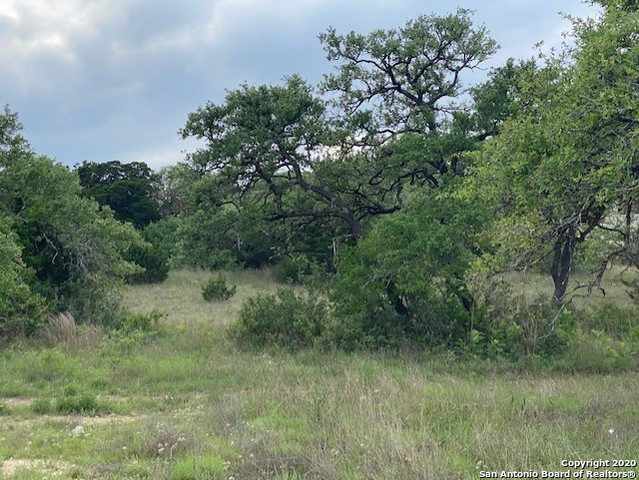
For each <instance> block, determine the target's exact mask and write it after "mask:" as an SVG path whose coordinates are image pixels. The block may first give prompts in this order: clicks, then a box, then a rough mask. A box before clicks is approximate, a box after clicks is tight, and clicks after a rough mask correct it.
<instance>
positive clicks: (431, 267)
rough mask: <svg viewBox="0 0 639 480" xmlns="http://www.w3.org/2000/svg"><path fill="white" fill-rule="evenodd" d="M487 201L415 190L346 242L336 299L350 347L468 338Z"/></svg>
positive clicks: (438, 343) (342, 338)
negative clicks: (470, 279)
mask: <svg viewBox="0 0 639 480" xmlns="http://www.w3.org/2000/svg"><path fill="white" fill-rule="evenodd" d="M482 218H483V213H482V211H481V209H480V206H478V205H473V204H470V203H469V202H466V201H462V200H459V199H456V198H453V197H450V196H447V195H445V194H444V193H441V194H438V193H428V194H423V195H421V196H418V197H414V198H413V199H412V202H411V203H409V204H408V205H407V206H406V208H404V209H403V210H402V211H400V212H398V213H396V214H394V215H392V216H388V217H384V218H381V219H379V220H377V221H376V222H375V223H374V224H373V226H372V229H371V231H370V232H369V233H368V234H367V236H366V237H365V238H364V239H362V240H360V241H359V243H358V244H357V245H356V246H354V247H350V248H344V249H342V252H341V255H340V259H339V263H338V274H337V277H336V279H335V282H334V284H333V288H332V292H331V300H332V301H333V303H334V305H335V312H336V315H337V317H338V318H339V319H340V323H336V324H334V328H333V330H332V332H331V336H332V338H333V341H334V342H335V343H337V344H338V345H340V346H341V347H343V348H347V349H353V348H380V347H381V348H397V347H400V346H402V344H404V343H411V344H418V345H421V346H422V347H428V348H433V347H434V348H440V347H444V348H447V347H451V346H454V345H455V344H456V343H457V342H459V341H460V340H461V339H464V338H466V336H467V334H468V326H469V324H470V318H471V312H472V309H473V301H472V297H471V296H470V294H469V292H468V290H467V287H466V273H467V271H468V269H469V267H470V263H471V262H472V261H473V260H474V259H475V255H476V251H477V245H476V238H475V234H474V233H473V232H474V231H477V230H478V225H480V224H481V223H482Z"/></svg>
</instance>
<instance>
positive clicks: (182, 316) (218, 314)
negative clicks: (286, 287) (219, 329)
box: [124, 269, 277, 326]
mask: <svg viewBox="0 0 639 480" xmlns="http://www.w3.org/2000/svg"><path fill="white" fill-rule="evenodd" d="M211 275H213V274H212V273H211V272H209V271H206V270H174V271H171V272H170V274H169V277H168V279H167V280H166V281H164V282H162V283H159V284H151V285H139V286H136V287H135V288H132V289H130V290H129V291H128V292H127V293H126V295H125V299H124V302H125V305H126V306H128V307H130V308H133V309H135V310H137V311H143V312H150V311H151V310H154V309H155V310H159V311H161V312H164V313H166V314H168V318H169V321H170V323H172V324H175V325H180V324H181V325H189V326H190V325H199V324H202V323H204V324H206V325H209V326H214V325H215V326H226V325H228V324H229V323H230V322H232V321H233V320H234V319H235V318H236V316H237V312H238V311H239V309H240V306H241V305H242V303H243V302H244V300H246V298H248V297H250V296H252V295H255V294H257V293H259V292H264V291H274V290H276V289H277V285H276V284H275V283H274V282H273V280H272V275H271V273H270V271H269V270H267V269H265V270H259V271H244V270H238V271H229V272H226V279H227V283H228V284H229V285H237V292H236V294H235V295H234V296H233V297H231V298H230V299H229V300H225V301H221V302H206V301H205V300H204V299H203V298H202V285H204V284H205V283H206V281H207V280H208V279H209V278H210V277H211Z"/></svg>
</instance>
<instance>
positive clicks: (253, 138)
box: [182, 76, 363, 237]
mask: <svg viewBox="0 0 639 480" xmlns="http://www.w3.org/2000/svg"><path fill="white" fill-rule="evenodd" d="M182 135H183V137H185V138H186V137H189V136H194V137H196V138H199V139H204V140H206V141H207V146H206V148H204V149H200V150H198V151H197V152H195V153H194V154H192V155H190V161H191V164H192V165H193V166H194V168H195V169H200V170H201V171H202V172H204V173H208V174H210V175H211V176H212V178H213V179H214V181H215V184H216V192H217V194H218V195H220V200H221V202H222V203H224V202H230V201H232V199H233V198H236V199H237V198H240V197H246V196H251V197H252V198H253V200H254V201H255V202H260V203H262V204H263V205H264V207H265V213H266V215H267V216H268V217H269V218H270V219H272V220H282V219H287V218H299V217H310V218H339V219H340V220H342V221H343V222H344V224H345V225H346V226H347V228H348V231H349V233H350V234H352V235H354V236H358V237H359V236H361V235H362V234H363V227H362V225H361V222H360V218H358V215H357V212H356V211H355V210H354V209H353V208H352V207H351V206H350V205H349V204H348V203H347V202H346V200H345V199H344V198H343V196H342V195H341V192H339V191H336V190H334V189H332V188H331V186H330V185H327V184H326V182H325V179H326V178H327V176H328V172H325V173H323V172H321V169H319V170H318V168H317V165H318V164H320V163H321V161H322V155H323V156H324V160H325V161H329V160H327V155H326V154H325V153H324V152H325V150H326V148H327V147H330V145H331V140H330V137H329V127H328V121H327V119H326V106H325V104H324V102H322V101H321V100H320V99H319V98H317V97H315V96H314V95H313V94H312V91H311V88H310V87H309V86H308V85H307V84H306V83H305V82H304V81H303V80H302V79H301V78H299V77H297V76H293V77H289V78H287V79H286V83H285V85H284V86H273V87H271V86H265V85H263V86H259V87H249V86H247V85H244V86H243V87H242V88H240V89H239V90H235V91H231V92H229V93H228V94H227V97H226V103H225V104H224V105H221V106H218V105H215V104H212V103H209V104H207V105H206V106H205V107H203V108H200V109H198V111H197V112H196V113H193V114H191V115H190V116H189V121H188V122H187V124H186V126H185V128H184V129H183V130H182ZM331 180H336V179H335V178H334V177H331ZM296 193H303V194H304V196H308V197H310V198H312V199H313V200H315V202H313V206H312V208H311V209H308V210H303V211H301V210H297V209H296V208H295V205H294V203H295V202H294V201H293V202H292V203H293V204H291V202H289V199H291V198H293V199H294V197H295V195H296Z"/></svg>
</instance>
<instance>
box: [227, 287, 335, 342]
mask: <svg viewBox="0 0 639 480" xmlns="http://www.w3.org/2000/svg"><path fill="white" fill-rule="evenodd" d="M327 322H328V305H327V303H326V301H324V300H322V299H319V298H317V297H311V296H310V295H308V294H302V293H299V294H297V293H295V292H294V291H293V290H292V289H290V288H283V289H280V290H278V291H277V293H275V294H260V295H257V296H254V297H250V298H249V299H248V300H246V302H244V304H243V305H242V308H241V309H240V313H239V315H238V320H237V322H236V323H234V324H233V325H231V327H229V335H230V336H231V338H232V339H233V340H234V341H235V342H236V343H237V344H238V345H240V346H248V347H281V348H285V349H289V350H297V349H299V348H304V347H310V346H313V345H314V344H315V343H317V342H318V340H319V339H320V337H321V336H322V335H323V333H324V330H325V326H326V324H327Z"/></svg>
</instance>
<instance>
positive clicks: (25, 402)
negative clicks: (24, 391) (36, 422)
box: [0, 397, 34, 407]
mask: <svg viewBox="0 0 639 480" xmlns="http://www.w3.org/2000/svg"><path fill="white" fill-rule="evenodd" d="M33 402H34V399H33V398H21V397H11V398H0V404H2V403H4V404H5V405H6V406H7V407H28V406H29V405H31V404H32V403H33Z"/></svg>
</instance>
